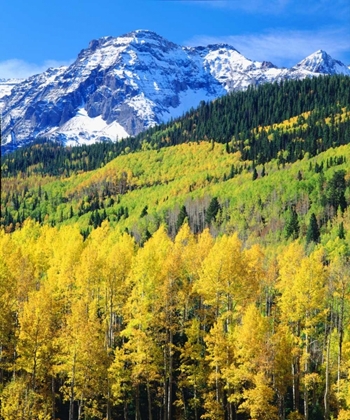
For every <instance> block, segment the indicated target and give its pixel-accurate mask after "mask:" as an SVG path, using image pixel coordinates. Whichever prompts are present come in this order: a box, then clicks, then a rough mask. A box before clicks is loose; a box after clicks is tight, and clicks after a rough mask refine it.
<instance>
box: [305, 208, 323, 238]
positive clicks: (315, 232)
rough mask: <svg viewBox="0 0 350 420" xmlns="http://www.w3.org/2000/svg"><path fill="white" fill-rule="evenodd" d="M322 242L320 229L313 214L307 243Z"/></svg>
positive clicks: (307, 233)
mask: <svg viewBox="0 0 350 420" xmlns="http://www.w3.org/2000/svg"><path fill="white" fill-rule="evenodd" d="M319 240H320V229H319V227H318V223H317V219H316V216H315V213H312V214H311V217H310V222H309V226H308V228H307V232H306V243H310V242H315V243H318V242H319Z"/></svg>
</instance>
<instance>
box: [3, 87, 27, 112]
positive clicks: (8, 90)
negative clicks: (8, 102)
mask: <svg viewBox="0 0 350 420" xmlns="http://www.w3.org/2000/svg"><path fill="white" fill-rule="evenodd" d="M21 82H22V79H0V113H1V110H2V108H3V107H4V105H5V101H4V100H3V99H2V98H4V97H5V96H8V95H10V94H11V92H12V89H13V88H14V87H15V86H16V85H17V84H18V83H21Z"/></svg>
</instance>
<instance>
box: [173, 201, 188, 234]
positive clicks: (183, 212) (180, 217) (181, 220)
mask: <svg viewBox="0 0 350 420" xmlns="http://www.w3.org/2000/svg"><path fill="white" fill-rule="evenodd" d="M186 217H188V214H187V211H186V207H185V206H181V208H180V213H179V215H178V217H177V222H176V231H178V230H179V229H180V227H181V226H182V225H183V223H184V221H185V219H186Z"/></svg>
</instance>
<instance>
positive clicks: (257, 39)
mask: <svg viewBox="0 0 350 420" xmlns="http://www.w3.org/2000/svg"><path fill="white" fill-rule="evenodd" d="M218 43H225V44H229V45H232V46H233V47H235V48H236V49H237V50H238V51H239V52H240V53H241V54H243V55H244V56H245V57H247V58H250V59H252V60H258V61H271V62H272V63H274V64H275V65H277V66H285V67H291V66H293V65H294V64H297V63H298V62H299V61H301V60H302V59H303V58H305V57H306V56H308V55H310V54H312V53H313V52H315V51H317V50H319V49H322V50H324V51H326V52H327V53H328V54H330V55H331V56H332V57H333V58H334V59H338V60H341V61H344V62H345V64H348V63H347V60H348V59H349V52H350V34H349V33H348V31H345V30H342V29H328V30H318V31H301V30H283V29H276V30H270V31H268V32H265V33H261V34H247V35H231V36H226V37H210V36H196V37H194V38H192V39H190V40H189V41H187V42H185V43H184V45H192V46H196V45H208V44H218Z"/></svg>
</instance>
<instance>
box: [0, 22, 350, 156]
mask: <svg viewBox="0 0 350 420" xmlns="http://www.w3.org/2000/svg"><path fill="white" fill-rule="evenodd" d="M338 73H342V74H349V75H350V70H349V69H348V68H347V67H346V66H345V65H343V64H342V63H340V62H339V61H336V60H333V59H332V58H331V57H330V56H329V55H328V54H326V53H325V52H323V51H318V52H316V53H314V54H313V55H311V56H309V57H307V58H306V59H305V60H303V61H301V62H300V63H299V64H297V65H296V66H295V67H293V68H292V69H279V68H277V67H276V66H274V65H273V64H272V63H269V62H257V61H251V60H249V59H247V58H245V57H244V56H243V55H241V54H240V53H239V52H238V51H237V50H236V49H235V48H233V47H232V46H229V45H209V46H206V47H195V48H192V47H182V46H179V45H176V44H174V43H172V42H169V41H167V40H166V39H164V38H162V37H160V36H159V35H157V34H156V33H154V32H150V31H141V30H139V31H134V32H131V33H129V34H126V35H124V36H120V37H117V38H113V37H104V38H101V39H99V40H93V41H91V42H90V44H89V46H88V48H87V49H85V50H82V51H81V52H80V54H79V55H78V57H77V59H76V61H75V62H74V63H73V64H72V65H70V66H69V67H61V68H57V69H53V68H51V69H48V70H47V71H46V72H44V73H42V74H39V75H35V76H32V77H30V78H29V79H26V80H24V81H22V82H19V83H14V84H13V85H12V86H11V87H10V88H9V87H8V86H7V87H6V89H7V90H6V89H5V88H3V90H1V81H0V107H1V108H2V114H3V118H2V148H3V150H4V151H8V150H14V149H15V148H17V147H20V146H22V145H23V144H26V143H28V142H31V141H33V140H34V139H36V138H38V137H47V138H52V139H57V140H60V141H62V142H64V143H65V144H81V143H92V142H95V141H101V140H112V141H117V140H118V139H120V138H122V137H126V136H128V135H135V134H137V133H139V132H140V131H143V130H145V129H146V128H148V127H150V126H152V125H155V124H158V123H160V122H164V121H168V120H169V119H170V118H174V117H178V116H180V115H182V114H183V113H184V112H186V111H187V110H188V109H190V108H191V107H195V106H197V105H198V104H199V102H200V101H202V100H205V101H208V100H213V99H215V98H217V97H219V96H222V95H224V94H225V93H227V92H230V91H234V90H242V89H246V88H247V87H248V86H249V85H258V84H260V83H266V82H272V81H275V80H282V79H289V78H295V79H296V78H298V79H300V78H304V77H311V76H316V75H319V74H338ZM6 83H7V82H2V84H3V86H5V85H6ZM1 92H3V96H2V97H1ZM4 92H5V96H4Z"/></svg>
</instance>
